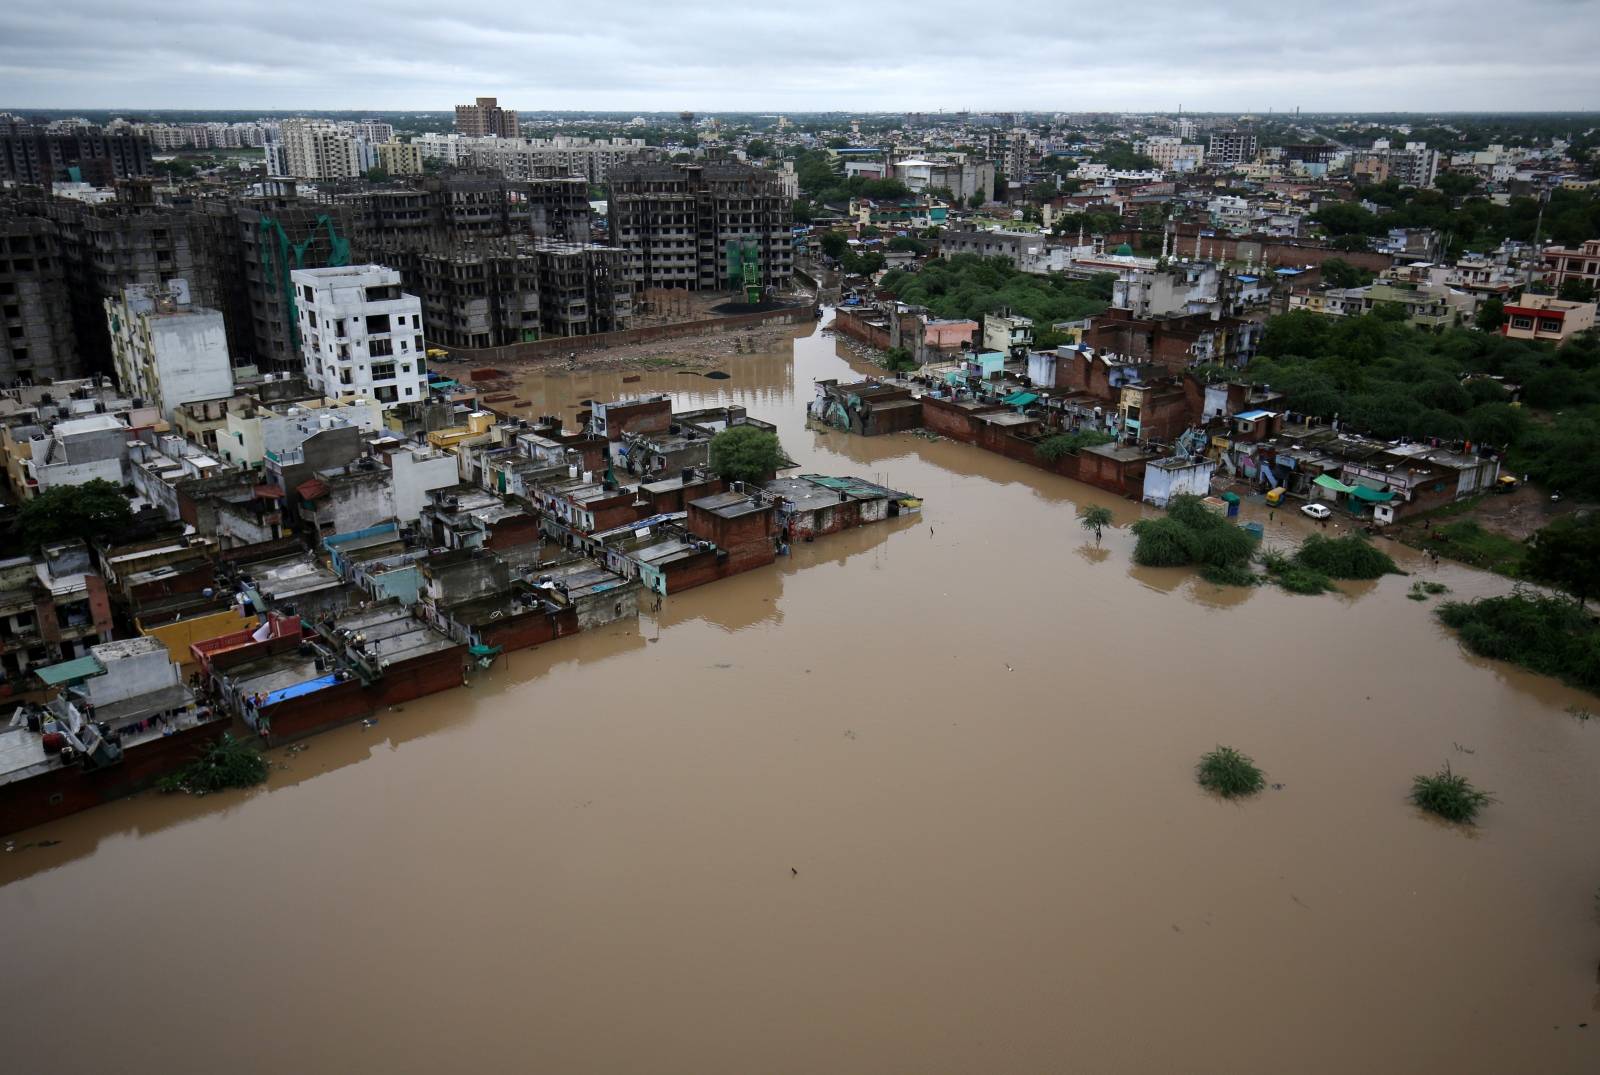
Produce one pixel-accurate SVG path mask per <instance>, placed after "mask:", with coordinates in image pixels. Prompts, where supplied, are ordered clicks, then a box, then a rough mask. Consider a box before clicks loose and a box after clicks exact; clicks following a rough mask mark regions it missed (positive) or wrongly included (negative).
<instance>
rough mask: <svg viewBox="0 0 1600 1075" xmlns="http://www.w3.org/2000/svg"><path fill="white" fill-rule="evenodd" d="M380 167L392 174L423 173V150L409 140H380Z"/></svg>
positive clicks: (378, 150)
mask: <svg viewBox="0 0 1600 1075" xmlns="http://www.w3.org/2000/svg"><path fill="white" fill-rule="evenodd" d="M377 152H378V167H379V168H382V169H383V170H384V171H386V172H388V173H389V174H390V175H421V174H422V150H421V149H420V148H419V147H417V146H414V145H411V144H410V143H407V142H379V143H378V146H377Z"/></svg>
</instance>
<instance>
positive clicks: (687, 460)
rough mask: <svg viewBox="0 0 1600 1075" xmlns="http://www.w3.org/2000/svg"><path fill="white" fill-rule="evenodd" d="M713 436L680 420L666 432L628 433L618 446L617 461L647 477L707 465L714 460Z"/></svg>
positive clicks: (630, 471)
mask: <svg viewBox="0 0 1600 1075" xmlns="http://www.w3.org/2000/svg"><path fill="white" fill-rule="evenodd" d="M711 437H712V434H710V433H707V432H705V431H703V430H701V429H699V428H697V427H695V426H693V425H684V424H680V423H677V422H674V423H673V425H672V428H671V429H670V430H668V431H667V432H665V433H624V434H623V435H622V440H621V441H619V442H618V443H617V444H616V445H615V446H614V447H615V450H616V461H617V465H618V466H620V467H621V468H622V469H623V470H624V471H625V472H626V473H628V474H630V475H642V476H645V477H651V476H659V475H662V474H675V473H681V472H682V471H684V470H686V469H688V468H690V467H703V466H706V465H708V464H709V463H710V462H711Z"/></svg>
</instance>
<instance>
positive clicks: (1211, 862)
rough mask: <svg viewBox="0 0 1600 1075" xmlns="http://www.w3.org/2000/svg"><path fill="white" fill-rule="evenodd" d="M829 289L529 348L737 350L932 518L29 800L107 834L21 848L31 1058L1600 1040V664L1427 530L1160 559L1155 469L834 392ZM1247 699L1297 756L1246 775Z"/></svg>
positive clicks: (998, 1061) (651, 378) (494, 1065)
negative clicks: (672, 334)
mask: <svg viewBox="0 0 1600 1075" xmlns="http://www.w3.org/2000/svg"><path fill="white" fill-rule="evenodd" d="M796 335H797V338H796V340H795V343H794V348H793V353H792V354H790V353H788V350H787V349H785V352H784V353H782V354H776V355H765V356H741V357H736V358H734V359H731V360H729V361H728V362H727V363H726V364H725V365H724V367H723V368H725V369H726V370H727V371H728V372H729V373H730V374H731V375H732V376H731V378H730V379H728V380H725V381H715V380H707V379H704V378H701V377H696V376H682V375H677V374H674V373H671V372H663V373H654V372H652V373H650V374H647V375H645V377H644V379H643V380H642V381H641V382H638V383H630V384H627V385H623V384H621V382H620V377H621V376H622V374H621V373H612V374H607V375H582V374H574V375H568V374H559V375H550V376H539V375H535V376H532V377H531V378H530V379H528V380H527V382H526V385H525V389H526V391H525V393H524V394H527V393H532V394H533V398H534V399H535V400H536V402H537V403H538V404H539V407H538V408H537V409H536V413H537V411H538V410H545V409H547V408H549V407H560V408H561V409H563V412H564V413H567V414H569V415H570V414H571V413H572V410H573V409H574V408H573V405H574V404H577V403H578V401H580V400H582V399H586V398H607V397H611V396H615V395H619V394H623V393H624V392H626V393H629V394H631V393H634V392H638V391H650V390H668V391H672V392H674V393H675V394H677V395H678V396H679V397H680V399H681V402H682V403H683V404H685V405H688V404H691V403H702V402H707V401H712V400H722V399H731V400H734V401H737V402H739V403H743V404H745V405H746V406H748V407H749V409H750V413H751V414H753V415H756V416H759V417H762V418H766V419H769V420H773V421H776V422H777V423H779V425H780V427H781V432H782V435H783V441H784V444H785V446H786V447H787V448H788V449H789V451H790V453H791V454H792V455H793V456H794V457H795V458H796V459H797V460H799V461H800V462H801V463H802V464H803V465H804V466H805V467H806V468H808V469H811V468H815V469H816V470H820V471H825V472H829V473H836V474H858V475H862V476H865V477H869V478H875V479H878V480H881V481H884V482H887V483H889V484H891V485H893V486H895V487H898V488H901V489H906V490H910V491H912V492H915V493H917V494H919V495H922V496H924V497H926V508H925V513H924V514H923V516H922V517H921V518H913V519H902V520H898V521H897V522H896V523H895V524H893V525H889V526H884V527H879V528H876V529H866V530H858V531H855V532H852V533H849V534H845V535H840V536H836V537H831V538H828V539H826V540H819V541H817V542H816V543H815V544H811V545H802V546H799V547H798V548H797V549H796V550H795V554H794V555H793V556H792V557H790V558H787V559H784V560H781V561H780V562H779V564H778V565H777V566H775V567H773V568H770V569H766V570H763V571H758V572H754V573H750V574H746V575H741V576H738V577H736V578H733V579H730V580H727V581H724V582H720V583H716V584H714V585H711V586H707V587H704V588H702V589H699V590H694V591H691V592H688V593H685V594H682V595H678V596H673V597H671V598H669V599H668V600H667V603H666V606H665V608H663V609H662V611H661V613H660V614H659V617H658V618H655V619H652V618H650V617H645V618H644V619H643V620H641V622H640V624H639V625H638V626H637V627H632V626H630V627H627V628H621V627H613V628H611V629H609V630H606V631H601V632H596V633H594V634H589V635H584V636H581V637H578V638H575V639H571V640H566V641H561V642H557V643H555V644H552V645H549V646H545V647H543V648H541V649H537V650H533V651H525V652H521V653H516V654H513V655H511V656H510V658H509V659H507V660H505V661H502V662H501V664H500V665H499V666H498V667H497V668H495V669H494V670H493V671H492V672H490V673H488V674H485V675H483V676H480V677H479V678H477V679H476V680H475V683H474V685H473V686H472V687H471V688H469V689H463V690H458V691H453V692H451V693H448V694H442V695H436V696H434V697H432V698H428V699H425V700H423V701H421V702H417V703H412V704H410V705H407V706H405V707H404V708H403V709H402V710H400V711H395V712H386V713H382V714H380V715H379V716H380V720H379V723H378V724H377V725H376V726H374V727H372V728H363V727H361V726H359V725H356V726H352V727H347V728H344V729H341V730H339V731H336V732H332V733H330V734H327V735H324V736H321V737H318V738H315V739H312V740H310V741H309V744H310V745H309V749H307V750H306V751H304V752H303V753H298V754H294V755H286V754H285V753H284V752H283V751H277V752H274V754H273V758H274V761H276V762H280V763H282V764H283V765H285V766H287V768H286V769H280V770H276V771H274V773H273V775H272V779H271V781H270V783H269V784H268V785H267V786H265V787H263V788H261V789H257V790H254V791H251V792H237V793H231V794H224V795H218V796H214V797H209V798H206V799H201V800H196V799H190V798H184V797H175V798H163V797H158V796H154V795H145V796H141V797H139V798H136V799H133V800H130V801H127V802H122V803H117V804H113V805H110V806H107V807H103V808H101V809H99V810H95V811H92V812H89V813H86V814H81V815H78V816H76V817H74V818H71V819H69V820H66V821H63V822H61V823H58V824H53V825H50V826H48V827H45V828H41V829H37V830H34V831H32V832H28V833H24V834H21V835H20V836H19V837H18V838H17V843H18V844H19V845H21V844H24V843H27V842H36V841H39V840H43V839H50V840H59V841H60V844H59V845H56V846H52V847H47V848H39V847H32V848H27V849H25V850H19V851H16V852H13V853H11V854H0V961H3V962H0V967H3V970H0V1040H3V1041H4V1042H5V1044H4V1053H5V1060H4V1063H3V1066H4V1068H5V1069H6V1070H8V1071H15V1072H19V1073H21V1072H27V1073H33V1072H55V1071H82V1072H104V1071H123V1072H189V1071H196V1072H199V1071H238V1072H276V1071H302V1072H305V1071H318V1072H321V1071H328V1072H335V1071H337V1072H346V1071H388V1072H413V1071H435V1070H441V1069H445V1070H462V1069H469V1068H476V1069H478V1070H487V1071H512V1070H514V1071H540V1072H563V1073H566V1072H672V1073H677V1072H682V1073H696V1075H704V1073H721V1072H728V1073H745V1072H775V1073H776V1072H873V1073H876V1072H917V1073H944V1072H951V1073H954V1072H1027V1073H1036V1072H1046V1071H1050V1072H1057V1071H1060V1072H1066V1071H1074V1072H1242V1071H1252V1072H1253V1071H1280V1072H1316V1073H1320V1072H1330V1073H1331V1072H1339V1073H1348V1072H1354V1071H1363V1072H1366V1071H1370V1072H1435V1071H1437V1072H1451V1073H1461V1072H1586V1073H1592V1072H1595V1071H1600V1010H1597V1009H1600V993H1597V989H1600V986H1597V981H1596V962H1597V960H1600V924H1597V920H1596V913H1597V906H1596V889H1597V886H1600V861H1597V857H1596V850H1597V844H1596V833H1597V828H1596V822H1597V821H1600V816H1597V815H1600V779H1597V772H1600V722H1597V721H1590V722H1587V723H1583V722H1580V721H1577V720H1575V719H1573V718H1572V717H1571V716H1568V715H1567V714H1566V713H1565V712H1564V710H1565V708H1566V707H1567V706H1569V705H1572V704H1577V705H1580V706H1590V707H1592V706H1595V705H1596V704H1597V703H1596V702H1595V700H1594V699H1592V698H1589V697H1587V696H1584V695H1581V694H1579V693H1577V692H1574V691H1570V690H1568V689H1566V688H1564V687H1562V686H1561V685H1559V684H1557V683H1554V682H1552V681H1550V680H1547V679H1540V678H1537V677H1532V676H1528V675H1524V674H1522V673H1520V672H1518V671H1516V670H1515V669H1512V668H1509V667H1507V666H1503V665H1499V664H1493V663H1489V662H1485V661H1482V660H1478V659H1475V658H1472V657H1470V656H1468V655H1466V654H1465V653H1464V652H1463V651H1462V650H1461V649H1460V648H1459V647H1458V645H1457V644H1456V642H1455V641H1454V640H1453V639H1452V638H1451V637H1450V636H1449V635H1448V634H1447V633H1446V632H1445V631H1443V630H1442V629H1441V628H1440V627H1439V626H1438V625H1437V624H1436V623H1435V622H1434V620H1433V619H1432V618H1431V609H1432V605H1433V602H1427V603H1418V602H1413V601H1409V600H1407V599H1406V598H1405V592H1406V590H1407V589H1408V587H1409V584H1410V580H1407V579H1403V578H1399V577H1390V578H1387V579H1384V580H1383V581H1381V582H1378V583H1376V584H1363V585H1354V586H1348V587H1346V588H1345V589H1344V591H1343V593H1342V594H1341V595H1339V596H1329V597H1324V598H1309V597H1294V596H1290V595H1288V594H1285V593H1282V592H1279V591H1276V590H1273V589H1266V588H1262V589H1256V590H1250V591H1245V590H1219V589H1217V588H1215V587H1212V586H1210V585H1208V584H1206V583H1203V582H1201V581H1199V580H1197V579H1196V578H1194V577H1193V576H1192V575H1191V574H1189V573H1188V572H1183V571H1147V570H1142V569H1138V568H1134V567H1133V566H1131V564H1130V561H1129V550H1130V547H1131V540H1130V536H1129V534H1128V533H1127V531H1126V529H1125V527H1126V525H1127V524H1128V523H1129V522H1131V521H1133V520H1134V519H1135V518H1137V517H1138V516H1139V515H1140V513H1141V511H1142V510H1143V509H1141V508H1139V507H1138V506H1136V505H1134V504H1131V503H1128V502H1125V501H1118V500H1112V499H1110V498H1108V497H1107V496H1105V495H1104V494H1101V493H1098V492H1096V491H1094V490H1091V489H1088V488H1086V487H1084V486H1081V485H1077V484H1074V483H1072V482H1069V481H1066V480H1065V479H1061V478H1058V477H1055V476H1053V475H1048V474H1045V473H1043V472H1041V471H1037V470H1034V469H1032V468H1029V467H1026V466H1023V465H1020V464H1016V463H1013V462H1010V461H1007V460H1004V459H1001V458H999V457H997V456H993V455H989V454H986V453H984V452H982V451H980V450H978V449H976V448H972V447H967V446H964V445H960V444H954V443H948V442H932V443H930V442H929V441H926V440H923V439H920V438H917V437H915V436H911V435H900V436H895V437H889V438H882V439H863V438H852V437H848V436H845V435H843V434H839V433H821V432H813V431H809V430H807V429H806V428H805V425H804V415H803V408H804V405H805V403H806V401H807V399H808V398H809V397H810V395H811V382H812V380H813V379H814V378H817V377H828V376H840V375H846V376H848V375H850V374H851V372H852V371H854V372H858V373H859V372H866V371H865V369H864V368H863V367H860V366H859V365H858V364H857V363H856V362H855V360H854V359H850V358H848V357H845V356H844V355H845V353H844V352H843V351H842V349H840V348H838V347H837V346H836V344H835V342H834V341H833V340H832V339H831V338H829V337H827V336H824V335H822V334H820V333H817V332H814V331H813V330H812V329H811V327H810V326H807V327H805V328H803V329H797V330H796ZM1086 501H1093V502H1101V503H1108V504H1109V505H1110V506H1111V507H1112V509H1113V510H1114V512H1115V514H1116V522H1117V529H1115V530H1113V531H1110V532H1108V533H1107V534H1106V537H1105V541H1104V543H1103V545H1102V546H1101V547H1100V548H1099V549H1096V548H1094V546H1093V543H1092V540H1086V537H1085V535H1084V533H1083V531H1082V530H1081V529H1080V528H1079V526H1078V524H1077V522H1076V520H1075V518H1074V512H1075V510H1076V508H1077V507H1078V506H1079V505H1080V504H1082V503H1085V502H1086ZM1298 530H1299V528H1298V525H1297V523H1294V522H1291V523H1289V524H1284V523H1283V522H1282V521H1281V517H1280V519H1279V520H1278V521H1275V522H1274V524H1273V529H1272V533H1271V536H1270V540H1272V541H1274V542H1277V543H1289V542H1292V541H1293V540H1295V538H1296V536H1297V534H1298ZM1393 552H1394V554H1395V555H1396V556H1397V557H1398V558H1399V559H1400V560H1401V561H1402V562H1403V563H1404V564H1405V565H1406V566H1408V567H1412V568H1415V569H1417V570H1419V571H1422V572H1424V573H1425V574H1426V576H1427V577H1433V578H1437V579H1439V580H1441V581H1443V582H1445V583H1447V584H1448V585H1449V586H1451V587H1452V588H1453V589H1454V591H1455V593H1456V594H1457V595H1473V594H1479V593H1487V592H1492V591H1498V590H1501V589H1503V588H1504V587H1505V585H1506V584H1505V583H1504V582H1503V581H1502V580H1499V579H1496V578H1494V577H1492V576H1488V575H1484V574H1481V573H1477V572H1473V571H1470V570H1468V569H1465V568H1459V567H1453V566H1449V565H1446V566H1442V567H1440V568H1431V567H1428V566H1426V565H1425V564H1424V563H1423V562H1422V561H1420V560H1419V559H1418V558H1417V557H1416V556H1414V555H1413V554H1411V553H1410V552H1408V551H1407V550H1405V549H1403V548H1395V549H1393ZM1218 743H1227V744H1232V745H1235V746H1238V747H1240V748H1241V749H1243V750H1245V751H1247V752H1248V753H1250V754H1252V755H1254V756H1255V757H1256V759H1257V760H1258V761H1259V762H1260V763H1261V764H1262V766H1263V767H1264V768H1265V769H1266V770H1267V774H1268V779H1269V780H1270V781H1273V782H1274V788H1273V789H1271V790H1268V791H1266V792H1264V793H1263V794H1262V795H1261V796H1260V797H1259V798H1258V799H1257V800H1256V801H1253V802H1250V803H1248V804H1245V805H1230V804H1225V803H1222V802H1220V801H1217V800H1214V799H1211V798H1208V797H1207V796H1206V795H1204V794H1203V793H1201V791H1200V790H1199V789H1198V788H1197V787H1196V786H1195V784H1194V781H1193V776H1192V770H1193V766H1194V763H1195V759H1196V758H1197V757H1198V756H1199V755H1200V754H1201V753H1202V752H1203V751H1205V750H1208V749H1210V748H1211V747H1212V746H1214V745H1216V744H1218ZM1446 761H1448V762H1450V763H1451V764H1452V765H1453V766H1454V767H1455V768H1456V769H1458V770H1459V771H1462V772H1465V773H1466V774H1468V775H1469V776H1470V777H1471V778H1472V779H1473V780H1474V781H1475V782H1477V783H1478V784H1479V785H1480V786H1482V787H1486V788H1489V789H1492V790H1493V791H1494V793H1495V794H1496V796H1497V797H1498V799H1499V802H1498V803H1496V804H1495V805H1493V806H1492V807H1490V808H1489V809H1488V810H1487V812H1486V814H1485V815H1484V817H1483V820H1482V823H1481V824H1480V826H1479V827H1478V828H1477V829H1475V830H1466V831H1464V830H1461V829H1457V828H1453V827H1450V826H1447V825H1443V824H1440V823H1436V822H1434V821H1431V820H1428V819H1427V818H1425V817H1424V816H1422V815H1420V814H1419V813H1418V811H1417V810H1415V809H1414V808H1412V807H1411V806H1410V805H1408V804H1407V802H1406V801H1405V795H1406V791H1407V789H1408V786H1409V783H1410V779H1411V777H1412V775H1413V774H1415V773H1419V772H1424V771H1430V770H1432V769H1435V768H1437V767H1438V766H1440V765H1442V764H1443V763H1445V762H1446ZM1279 784H1281V785H1282V786H1281V788H1279V787H1277V785H1279ZM796 871H797V872H796ZM1591 1020H1593V1021H1594V1022H1593V1025H1591V1026H1589V1027H1583V1026H1582V1024H1585V1023H1588V1022H1590V1021H1591Z"/></svg>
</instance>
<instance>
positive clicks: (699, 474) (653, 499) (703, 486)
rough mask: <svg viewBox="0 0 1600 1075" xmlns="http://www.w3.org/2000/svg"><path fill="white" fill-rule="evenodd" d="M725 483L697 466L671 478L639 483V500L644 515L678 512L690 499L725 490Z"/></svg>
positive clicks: (648, 516)
mask: <svg viewBox="0 0 1600 1075" xmlns="http://www.w3.org/2000/svg"><path fill="white" fill-rule="evenodd" d="M727 487H728V483H727V482H726V481H725V480H723V479H722V478H719V477H717V476H716V475H715V474H710V473H707V472H706V471H703V470H700V469H697V468H688V469H685V470H684V471H682V472H681V473H679V474H675V475H673V476H672V477H670V478H660V479H657V480H656V481H648V482H641V483H640V484H639V490H638V493H639V499H641V500H643V501H645V502H646V503H647V505H648V506H647V508H646V509H645V510H646V511H648V513H649V514H648V515H647V516H646V518H650V517H652V516H657V515H665V514H667V513H669V512H681V511H683V510H684V505H686V504H687V503H688V502H689V501H691V500H698V499H699V498H701V497H706V496H711V495H713V494H715V493H720V492H723V491H724V490H725V489H727Z"/></svg>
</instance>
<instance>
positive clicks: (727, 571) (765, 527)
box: [684, 482, 778, 585]
mask: <svg viewBox="0 0 1600 1075" xmlns="http://www.w3.org/2000/svg"><path fill="white" fill-rule="evenodd" d="M684 526H685V529H687V530H688V531H689V533H690V534H692V535H694V536H695V537H697V538H700V539H701V540H704V541H710V542H711V543H712V544H713V545H715V546H716V558H715V562H714V566H713V567H712V569H711V572H710V574H709V575H708V577H706V578H704V579H703V580H702V581H704V582H711V581H712V580H714V579H720V578H727V577H728V576H729V575H737V574H739V573H740V572H744V571H750V570H752V569H754V568H757V567H765V566H766V565H767V564H770V563H772V562H773V561H774V560H776V559H777V558H778V548H777V542H776V540H775V536H776V534H777V532H778V523H777V508H776V505H775V504H774V502H773V501H772V499H771V498H769V497H763V496H759V495H754V494H752V493H750V492H748V491H746V489H745V488H744V483H742V482H734V483H733V488H732V489H730V490H729V491H728V492H726V493H717V494H715V495H713V496H708V497H701V498H700V499H699V500H691V501H690V502H689V508H688V515H687V517H686V518H685V520H684ZM689 584H690V585H697V583H693V582H690V583H689Z"/></svg>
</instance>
